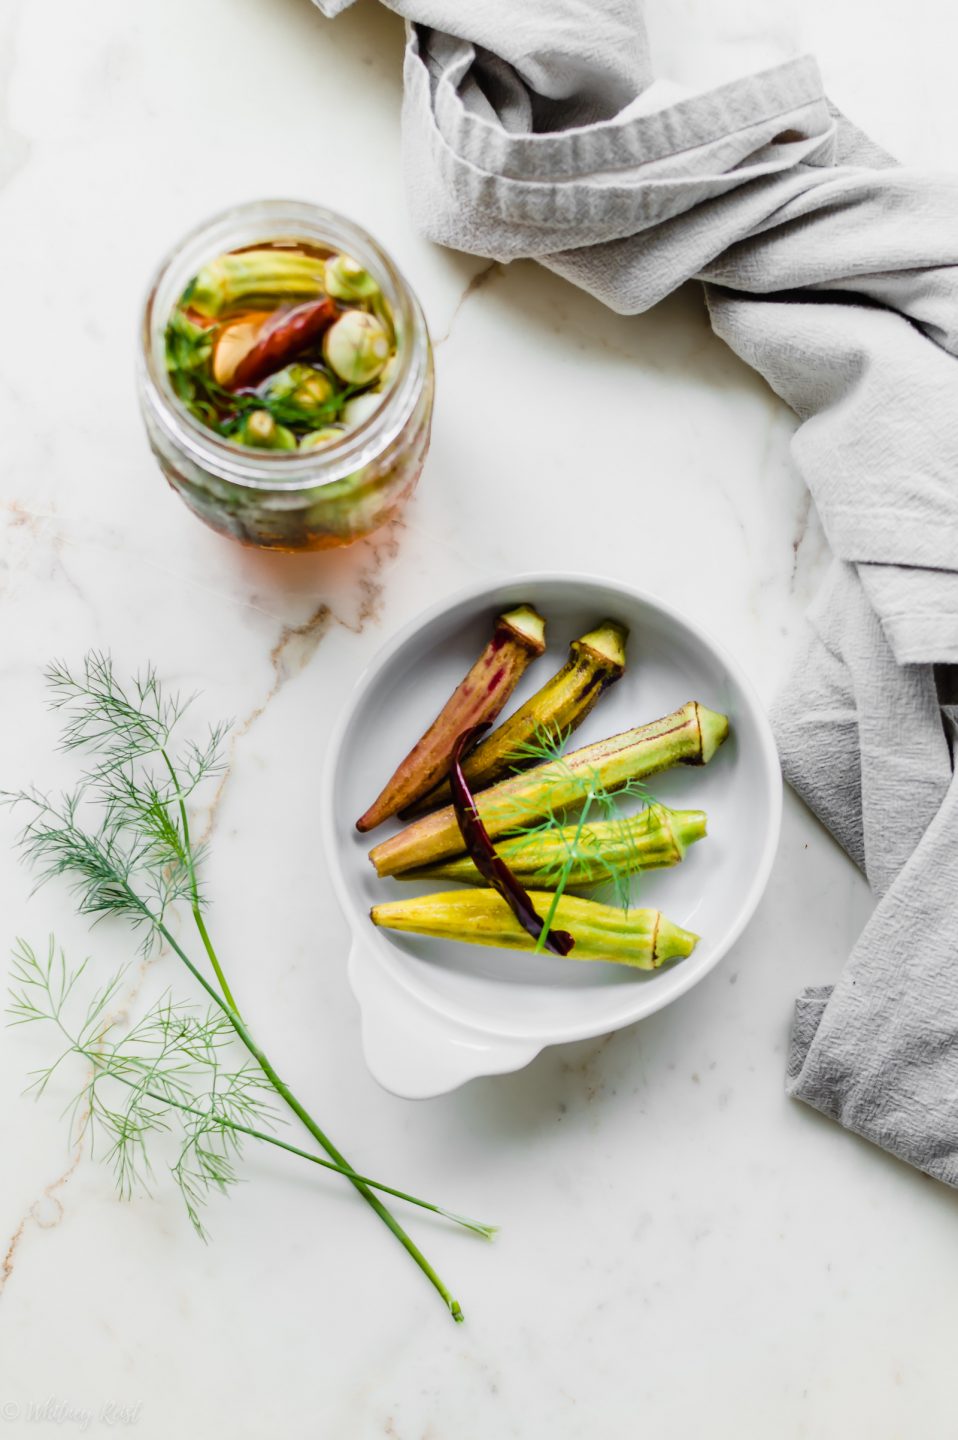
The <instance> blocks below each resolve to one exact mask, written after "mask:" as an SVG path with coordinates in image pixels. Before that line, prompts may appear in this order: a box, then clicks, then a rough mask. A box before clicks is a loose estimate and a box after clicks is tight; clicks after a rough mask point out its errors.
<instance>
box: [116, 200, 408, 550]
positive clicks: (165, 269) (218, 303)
mask: <svg viewBox="0 0 958 1440" xmlns="http://www.w3.org/2000/svg"><path fill="white" fill-rule="evenodd" d="M139 380H140V384H139V390H140V404H141V408H142V411H143V417H144V420H145V422H146V428H147V433H148V435H149V440H150V445H151V447H152V449H153V453H154V454H155V456H156V458H157V460H158V461H159V463H160V466H161V468H162V470H163V473H164V474H165V475H166V478H167V480H168V481H169V482H170V484H171V485H172V486H173V489H174V490H176V491H177V493H178V494H179V495H180V496H181V497H182V499H183V500H185V501H186V503H187V505H189V507H190V508H191V510H193V511H194V512H195V513H196V514H197V515H199V517H200V518H201V519H202V520H205V521H206V523H207V524H208V525H211V526H212V527H213V529H214V530H219V531H221V532H222V533H223V534H225V535H231V536H233V537H234V538H235V539H237V540H240V541H242V542H243V543H245V544H248V545H259V546H264V547H266V548H269V549H274V550H321V549H325V548H327V547H329V546H334V545H348V544H349V543H350V542H351V541H353V540H358V539H360V538H361V537H362V536H364V535H369V534H370V533H371V532H372V531H374V530H376V529H378V527H379V526H380V525H382V524H384V523H385V522H386V521H387V520H389V519H390V518H391V517H392V516H393V515H394V514H395V513H396V512H397V510H398V509H399V507H400V506H401V505H402V503H403V501H404V500H405V499H406V498H407V496H408V495H409V494H410V493H411V491H412V490H413V489H414V487H415V485H416V482H417V480H418V479H419V474H420V471H421V470H422V466H423V461H424V460H425V457H426V450H427V448H428V445H429V427H430V421H431V416H432V397H433V366H432V351H431V348H430V344H429V336H428V333H427V330H426V324H425V321H424V319H423V315H422V311H421V309H420V307H419V303H418V301H417V300H416V297H415V295H414V294H413V292H412V291H411V290H410V288H409V286H408V285H407V284H406V281H405V280H404V279H403V277H402V276H401V275H400V273H399V271H398V270H397V269H396V266H395V265H394V264H393V262H392V261H391V260H390V258H389V256H388V255H386V253H385V252H384V251H383V250H382V249H381V247H380V246H379V245H378V244H377V243H376V242H375V240H373V239H372V237H371V236H370V235H368V234H367V233H366V232H365V231H364V230H362V229H361V228H360V227H359V226H358V225H354V224H353V223H352V222H350V221H348V220H345V219H343V217H342V216H339V215H335V214H333V213H332V212H331V211H328V210H323V209H321V208H320V207H318V206H315V205H307V204H302V203H299V202H295V201H275V200H270V201H257V202H255V203H252V204H248V205H242V206H239V207H238V208H236V209H232V210H228V211H226V212H224V213H223V214H221V215H218V216H217V217H216V218H215V219H213V220H210V221H208V222H207V223H206V224H204V225H202V226H200V227H199V228H198V229H197V230H194V231H193V233H192V234H191V235H189V236H187V238H186V239H185V240H184V241H183V243H182V244H181V245H179V246H178V247H177V248H176V250H175V251H174V252H173V254H172V255H170V256H169V257H168V258H167V260H166V261H165V262H164V263H163V265H162V266H161V268H160V270H159V272H158V274H157V275H156V277H155V279H154V281H153V284H152V285H151V287H150V291H149V294H148V296H147V300H146V305H145V309H144V314H143V331H142V353H141V358H140V374H139Z"/></svg>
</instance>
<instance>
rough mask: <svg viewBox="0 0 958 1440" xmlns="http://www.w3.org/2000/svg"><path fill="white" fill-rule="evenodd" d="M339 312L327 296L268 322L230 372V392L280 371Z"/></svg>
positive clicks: (315, 337)
mask: <svg viewBox="0 0 958 1440" xmlns="http://www.w3.org/2000/svg"><path fill="white" fill-rule="evenodd" d="M338 314H339V311H338V309H337V307H336V305H335V304H334V303H333V301H332V300H330V298H329V296H328V295H324V296H323V298H322V299H321V300H310V301H308V302H307V303H306V304H305V305H297V306H295V308H294V309H292V310H287V311H285V312H283V313H282V314H281V315H278V316H277V317H276V319H275V320H271V321H267V323H266V325H265V326H264V327H263V334H262V335H261V337H260V339H259V340H258V341H257V342H256V344H255V345H254V346H253V348H252V350H250V351H249V352H248V353H247V354H246V355H244V356H243V358H242V360H241V361H240V362H239V364H238V365H237V367H236V369H235V370H234V372H233V382H232V388H233V389H234V390H244V389H248V388H249V387H250V386H251V385H258V384H259V382H260V381H261V380H265V378H266V376H267V375H272V374H273V372H274V371H276V370H281V369H282V368H283V366H284V365H285V364H286V363H287V362H288V361H289V360H292V359H293V357H294V356H296V355H300V354H302V352H303V351H304V350H306V349H308V347H309V346H310V345H314V344H315V343H316V341H317V340H319V339H320V337H321V336H322V335H324V334H325V332H326V331H327V330H328V329H329V327H330V325H332V323H333V321H334V320H335V319H336V316H337V315H338Z"/></svg>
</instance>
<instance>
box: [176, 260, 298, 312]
mask: <svg viewBox="0 0 958 1440" xmlns="http://www.w3.org/2000/svg"><path fill="white" fill-rule="evenodd" d="M325 271H326V267H325V264H324V262H323V261H322V260H321V259H320V258H319V256H318V255H304V254H302V253H301V252H300V251H296V250H279V249H275V250H271V249H268V248H267V249H265V250H238V251H236V252H235V253H234V254H230V255H220V256H218V257H217V259H215V260H211V261H210V262H209V264H208V265H204V266H203V268H202V270H201V271H200V272H199V274H198V275H197V277H196V279H195V280H194V281H193V284H192V286H191V287H190V289H189V291H188V293H187V295H186V297H185V298H186V301H187V303H188V304H189V306H190V308H191V309H193V310H195V311H196V312H197V313H198V314H200V315H206V316H208V317H209V318H210V319H217V318H218V317H219V316H220V315H228V314H229V313H230V311H231V310H235V309H237V308H238V307H239V306H252V305H254V304H259V303H260V302H265V301H272V302H274V303H277V302H282V301H286V300H311V299H318V298H319V297H320V296H321V295H324V294H325V287H324V284H323V279H324V275H325Z"/></svg>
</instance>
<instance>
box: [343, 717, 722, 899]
mask: <svg viewBox="0 0 958 1440" xmlns="http://www.w3.org/2000/svg"><path fill="white" fill-rule="evenodd" d="M727 735H728V719H727V717H726V716H725V715H720V714H718V713H717V712H716V711H715V710H709V709H708V708H707V707H706V706H705V705H700V704H699V703H698V701H696V700H690V701H689V702H688V703H687V704H686V705H683V706H682V708H681V709H680V710H676V711H674V712H673V714H671V715H665V716H663V718H662V719H661V720H653V721H652V723H651V724H649V725H639V726H637V727H636V728H635V729H633V730H626V731H624V732H623V733H622V734H621V735H613V736H611V737H610V738H609V739H608V740H600V741H598V742H597V743H596V744H595V745H586V746H583V747H582V749H580V750H572V751H570V753H569V754H568V755H564V756H562V757H561V758H560V759H558V760H550V761H547V762H546V763H545V764H542V765H537V766H536V767H535V769H533V770H527V771H526V772H525V774H522V775H513V776H510V778H509V779H508V780H501V781H500V782H499V784H498V785H493V786H491V787H490V789H488V790H484V791H482V792H481V793H480V794H479V795H477V796H476V807H477V809H478V812H479V815H480V817H481V818H482V822H483V824H484V825H485V827H486V829H487V831H488V832H489V834H490V836H492V838H493V839H495V838H496V837H497V836H500V835H504V834H507V833H508V832H509V831H510V830H516V829H518V828H519V827H520V826H526V825H529V824H531V823H532V822H533V821H535V820H537V819H543V818H544V817H545V816H547V815H549V814H553V813H555V812H556V811H558V810H563V809H567V808H571V807H573V806H577V805H581V804H582V803H583V801H584V800H585V799H586V797H587V796H588V794H589V792H590V789H591V788H592V787H593V786H594V785H595V784H596V782H597V781H598V782H599V783H601V784H602V786H603V787H604V788H605V789H607V790H615V789H616V788H617V787H619V786H622V785H625V784H627V783H628V782H629V781H630V780H641V779H643V778H644V777H645V776H647V775H654V774H655V773H656V772H657V771H659V770H666V769H668V768H669V767H670V766H672V765H706V764H707V763H708V762H709V760H711V758H712V756H713V755H714V754H715V752H716V750H717V749H718V747H719V746H720V745H721V744H722V742H723V741H724V740H725V738H726V736H727ZM464 849H465V846H464V844H463V841H462V834H461V832H460V830H459V824H458V821H457V820H456V815H455V811H454V810H453V808H452V806H451V805H450V806H447V807H446V808H445V809H443V810H437V811H436V812H435V813H434V814H432V815H425V816H423V818H422V819H421V820H415V821H413V823H412V824H411V825H407V826H406V828H405V830H401V831H400V832H399V834H398V835H394V836H392V837H391V838H390V839H389V840H384V841H383V842H382V843H381V844H379V845H376V846H374V847H373V849H372V850H371V851H370V852H369V858H370V860H371V861H372V863H373V865H374V866H375V867H376V871H377V873H378V874H379V875H398V874H400V873H401V872H402V871H404V870H411V869H413V867H415V866H422V865H431V864H433V863H434V862H435V861H437V860H445V859H447V858H448V857H449V856H451V855H461V854H462V852H463V850H464Z"/></svg>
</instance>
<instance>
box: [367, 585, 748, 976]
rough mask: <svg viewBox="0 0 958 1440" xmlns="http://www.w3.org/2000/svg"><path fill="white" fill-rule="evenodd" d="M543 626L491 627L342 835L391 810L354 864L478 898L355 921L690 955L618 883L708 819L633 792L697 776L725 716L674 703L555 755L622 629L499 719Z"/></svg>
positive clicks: (622, 650)
mask: <svg viewBox="0 0 958 1440" xmlns="http://www.w3.org/2000/svg"><path fill="white" fill-rule="evenodd" d="M546 626H547V621H546V618H545V617H544V616H543V615H542V614H540V613H539V612H538V611H537V610H536V609H535V607H534V606H533V605H532V604H530V603H528V602H525V603H523V604H521V605H518V606H515V607H513V608H512V609H510V610H509V611H506V612H503V613H501V614H500V615H498V617H496V618H495V619H494V620H493V622H492V626H491V634H490V636H489V639H488V640H487V642H486V644H485V645H484V647H483V649H482V651H481V652H480V654H479V656H478V658H477V659H476V660H475V662H474V663H473V665H472V666H471V668H470V669H469V670H468V672H467V673H466V675H465V676H464V677H463V679H462V680H461V681H460V682H459V684H458V685H457V686H456V687H455V689H454V690H453V692H452V694H451V695H450V696H449V698H448V699H447V700H446V702H445V704H444V705H443V706H442V708H441V710H440V711H439V713H438V715H437V716H436V717H435V718H434V719H433V720H432V722H431V724H430V725H429V726H428V727H427V729H426V730H425V732H424V734H423V735H422V736H421V737H420V739H419V740H417V741H416V743H415V744H414V745H413V747H412V749H411V750H410V751H409V752H408V754H407V755H406V756H405V758H404V759H403V760H402V761H401V762H400V764H399V765H398V766H397V768H396V770H395V771H394V773H393V775H392V776H391V777H390V778H389V779H388V780H387V781H386V784H385V785H384V786H383V788H382V790H381V791H380V793H379V795H378V797H377V798H376V799H375V800H374V801H373V803H372V804H371V805H370V806H369V807H368V808H367V809H366V810H365V811H364V813H363V814H362V815H361V816H360V818H359V819H358V820H357V822H356V829H357V830H358V831H360V832H361V833H365V832H367V831H369V830H373V829H376V828H378V827H379V826H381V825H382V824H383V823H384V822H386V821H388V820H389V819H391V818H392V817H394V816H395V815H397V813H398V814H400V815H402V816H403V817H404V818H407V820H408V823H407V824H406V825H405V826H404V828H402V829H401V830H399V831H398V833H396V834H394V835H392V836H390V837H389V838H388V839H385V840H382V841H380V842H379V843H377V844H375V845H374V846H373V847H372V849H371V850H370V852H369V859H370V861H371V863H372V865H373V866H374V868H375V871H376V874H377V875H378V876H379V877H380V878H383V879H403V878H405V879H407V880H413V881H417V882H422V883H428V882H431V881H456V882H459V883H460V884H461V883H466V884H467V885H469V884H471V885H475V886H477V887H479V888H478V889H477V890H476V891H475V892H473V891H470V890H457V891H439V892H437V893H434V894H426V895H421V894H420V895H418V896H416V897H410V898H399V899H394V900H386V901H382V902H380V903H377V904H374V905H373V906H372V908H371V910H370V919H371V920H372V922H373V924H374V925H375V926H377V927H379V928H382V929H388V930H393V931H398V932H407V933H410V932H411V933H414V934H417V935H423V936H431V937H436V938H442V939H447V940H458V941H462V942H464V943H467V944H472V945H486V946H494V947H500V948H504V949H524V950H529V949H532V950H534V951H536V952H541V951H547V952H551V953H552V954H555V955H557V956H559V957H560V958H566V957H568V956H570V955H572V956H573V958H575V959H577V960H582V959H592V960H596V959H598V960H606V961H611V962H617V963H620V964H623V965H627V966H631V967H634V968H637V969H649V970H651V969H656V968H658V967H659V966H661V965H663V964H665V963H667V962H669V961H672V960H676V959H683V958H685V957H686V956H688V955H690V954H691V953H692V950H693V949H694V947H695V945H696V943H697V940H698V936H697V935H696V934H694V933H693V932H691V931H689V930H686V929H684V928H683V927H681V926H677V925H675V924H674V923H673V922H672V921H670V920H669V919H668V918H667V917H666V916H665V915H663V914H661V913H660V912H659V911H658V910H656V909H651V908H649V907H646V906H642V907H639V908H636V907H635V905H634V903H633V893H634V888H635V887H634V883H633V882H634V880H635V878H636V877H638V876H640V875H641V874H642V873H643V872H644V871H651V870H655V869H660V868H665V867H669V866H673V865H677V864H680V863H681V862H682V861H683V859H684V857H685V854H686V851H687V849H688V846H689V845H690V844H692V843H694V842H695V841H697V840H700V839H702V838H703V837H704V836H705V834H706V831H707V819H706V815H705V813H704V812H703V811H701V810H682V811H675V810H672V809H670V807H668V806H666V805H663V804H660V803H658V802H657V801H655V800H654V798H653V797H652V795H651V792H650V791H649V790H648V788H647V786H646V783H645V782H646V779H647V777H650V776H653V775H655V774H657V773H659V772H661V771H664V770H667V769H669V768H670V767H672V766H674V765H696V766H699V765H706V764H708V762H709V761H710V760H711V759H712V757H713V756H714V755H715V753H716V751H717V750H718V748H719V747H720V746H721V745H722V744H723V742H724V741H725V739H726V737H727V735H728V728H729V727H728V719H727V717H726V716H725V715H722V714H720V713H718V712H716V711H713V710H711V709H709V708H708V707H706V706H704V705H702V704H700V703H699V702H697V701H689V702H688V703H687V704H686V705H684V706H682V707H681V709H680V710H678V711H675V712H674V713H672V714H670V715H667V716H665V717H663V718H661V719H659V720H656V721H653V722H651V723H647V724H645V725H640V726H633V727H632V728H631V729H629V730H627V731H625V732H622V733H620V734H617V735H613V736H609V737H607V738H605V739H604V740H600V741H598V742H596V743H594V744H592V745H587V746H582V747H578V748H575V749H572V748H570V747H569V741H570V739H571V736H572V734H573V732H574V731H575V730H576V729H577V728H578V727H579V726H580V725H581V724H583V723H584V721H585V720H586V719H587V717H588V716H590V715H591V714H592V712H593V710H594V709H595V708H596V707H597V706H598V704H599V702H600V700H601V698H602V695H603V693H604V692H605V691H606V690H607V689H608V687H609V686H611V685H612V684H614V683H615V682H617V681H618V680H619V679H620V678H621V677H622V675H623V674H624V672H625V670H626V647H627V642H628V628H627V627H626V626H625V625H624V624H622V623H621V622H619V621H617V620H615V619H610V618H606V619H604V620H602V621H601V622H600V623H598V624H597V625H596V626H594V627H593V628H592V629H590V630H589V631H588V632H586V633H585V634H583V635H580V636H578V637H576V638H575V639H574V640H573V641H572V643H571V645H570V647H569V655H568V659H567V661H566V663H565V665H563V666H562V667H561V668H560V669H558V670H557V671H556V672H555V673H553V674H552V675H550V676H548V677H546V678H545V679H544V680H543V683H541V684H540V685H539V688H538V689H536V691H535V692H534V693H533V695H531V696H530V697H529V699H527V700H526V701H525V703H524V704H521V705H519V706H518V707H515V708H513V709H512V711H511V713H508V714H506V717H505V719H500V716H501V714H502V712H503V711H504V710H505V708H506V706H507V705H508V702H509V699H510V697H511V695H512V693H513V691H514V690H515V688H516V686H517V685H518V684H519V681H520V680H521V678H522V677H523V675H524V674H525V672H526V670H527V669H528V668H529V667H530V666H531V665H533V664H534V662H535V661H536V660H537V659H538V658H539V657H540V656H541V655H542V654H543V652H544V651H545V649H546ZM497 722H498V723H497ZM622 800H627V801H632V802H633V804H634V802H636V801H638V802H639V808H638V810H637V811H636V812H635V813H628V811H623V809H622V808H621V804H620V802H621V801H622ZM410 816H413V817H414V818H409V817H410ZM582 888H584V889H586V890H587V891H598V892H602V890H603V888H604V889H605V890H606V891H609V890H611V891H612V892H613V897H614V898H615V899H616V900H617V902H618V904H617V905H616V904H613V905H609V904H606V903H602V902H603V899H604V898H605V897H604V896H601V894H600V893H596V894H586V895H584V896H573V893H572V892H573V891H574V890H576V889H582ZM563 922H564V923H563Z"/></svg>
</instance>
